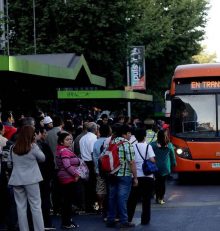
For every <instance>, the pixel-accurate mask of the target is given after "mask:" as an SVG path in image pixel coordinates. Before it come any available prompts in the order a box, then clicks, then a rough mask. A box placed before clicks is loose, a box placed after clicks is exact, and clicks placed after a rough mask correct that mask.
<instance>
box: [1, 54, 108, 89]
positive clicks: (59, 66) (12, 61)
mask: <svg viewBox="0 0 220 231" xmlns="http://www.w3.org/2000/svg"><path fill="white" fill-rule="evenodd" d="M82 68H84V70H85V73H86V75H87V77H88V79H89V81H90V84H92V85H96V86H101V87H105V86H106V79H105V78H103V77H101V76H98V75H94V74H92V73H91V71H90V69H89V67H88V65H87V62H86V60H85V58H84V56H83V55H81V56H77V55H75V54H74V53H72V54H39V55H38V54H37V55H18V56H0V72H1V71H8V72H17V73H22V74H29V75H35V76H39V77H40V76H42V77H50V78H59V79H63V80H76V79H77V77H78V74H79V72H80V70H81V69H82ZM85 84H86V83H85Z"/></svg>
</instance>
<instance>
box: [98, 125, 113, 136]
mask: <svg viewBox="0 0 220 231" xmlns="http://www.w3.org/2000/svg"><path fill="white" fill-rule="evenodd" d="M99 133H100V137H108V136H109V135H111V127H110V126H109V125H107V124H101V125H100V128H99Z"/></svg>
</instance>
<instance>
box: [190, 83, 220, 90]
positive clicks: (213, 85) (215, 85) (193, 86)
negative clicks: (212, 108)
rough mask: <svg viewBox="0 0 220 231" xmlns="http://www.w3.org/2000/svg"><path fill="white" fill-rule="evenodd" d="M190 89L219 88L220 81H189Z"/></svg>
mask: <svg viewBox="0 0 220 231" xmlns="http://www.w3.org/2000/svg"><path fill="white" fill-rule="evenodd" d="M190 86H191V90H211V89H220V81H191V84H190Z"/></svg>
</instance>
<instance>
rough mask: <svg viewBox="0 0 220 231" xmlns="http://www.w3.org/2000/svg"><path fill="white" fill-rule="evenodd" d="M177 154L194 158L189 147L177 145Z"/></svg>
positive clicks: (186, 157)
mask: <svg viewBox="0 0 220 231" xmlns="http://www.w3.org/2000/svg"><path fill="white" fill-rule="evenodd" d="M175 151H176V154H177V156H179V157H181V158H184V159H192V156H191V153H190V151H189V149H188V148H180V147H176V149H175Z"/></svg>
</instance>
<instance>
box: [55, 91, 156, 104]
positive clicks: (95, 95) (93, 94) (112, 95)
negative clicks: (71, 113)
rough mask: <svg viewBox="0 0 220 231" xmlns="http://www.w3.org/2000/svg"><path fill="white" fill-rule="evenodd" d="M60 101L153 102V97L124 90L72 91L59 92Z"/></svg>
mask: <svg viewBox="0 0 220 231" xmlns="http://www.w3.org/2000/svg"><path fill="white" fill-rule="evenodd" d="M58 99H122V100H123V99H126V100H143V101H153V96H152V95H147V94H142V93H139V92H133V91H122V90H94V91H93V90H89V91H71V90H59V91H58Z"/></svg>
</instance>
